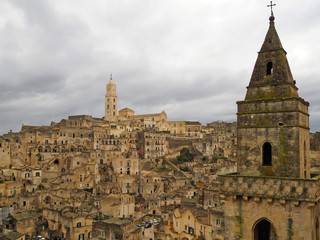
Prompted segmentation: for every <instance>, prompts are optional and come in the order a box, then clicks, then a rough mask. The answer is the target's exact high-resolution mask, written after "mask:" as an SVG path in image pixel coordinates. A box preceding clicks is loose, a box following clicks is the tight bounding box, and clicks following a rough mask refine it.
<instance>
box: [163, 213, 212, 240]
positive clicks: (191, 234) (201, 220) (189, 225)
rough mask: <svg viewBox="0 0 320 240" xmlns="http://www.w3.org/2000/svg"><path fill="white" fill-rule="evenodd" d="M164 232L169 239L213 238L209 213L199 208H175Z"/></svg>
mask: <svg viewBox="0 0 320 240" xmlns="http://www.w3.org/2000/svg"><path fill="white" fill-rule="evenodd" d="M165 233H166V235H169V236H170V237H171V238H170V239H213V232H212V226H211V224H210V223H209V213H208V211H207V210H203V209H201V208H181V209H179V208H177V209H176V210H175V211H174V212H173V215H172V219H171V220H169V221H168V225H166V226H165Z"/></svg>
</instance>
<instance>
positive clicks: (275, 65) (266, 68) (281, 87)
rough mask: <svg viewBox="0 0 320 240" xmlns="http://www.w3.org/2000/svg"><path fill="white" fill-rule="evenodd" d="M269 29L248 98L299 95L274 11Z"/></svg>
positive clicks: (256, 65)
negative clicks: (278, 30)
mask: <svg viewBox="0 0 320 240" xmlns="http://www.w3.org/2000/svg"><path fill="white" fill-rule="evenodd" d="M271 14H272V15H271V16H270V18H269V21H270V23H269V29H268V32H267V35H266V37H265V39H264V42H263V44H262V46H261V49H260V51H259V53H258V58H257V61H256V64H255V66H254V69H253V72H252V76H251V79H250V83H249V86H248V91H247V95H246V100H255V99H271V98H283V97H299V96H298V92H297V90H298V88H297V87H296V86H295V82H294V80H293V77H292V74H291V70H290V67H289V63H288V60H287V57H286V54H287V52H286V51H285V50H284V49H283V47H282V44H281V41H280V38H279V36H278V33H277V31H276V28H275V23H274V20H275V17H274V16H273V13H271Z"/></svg>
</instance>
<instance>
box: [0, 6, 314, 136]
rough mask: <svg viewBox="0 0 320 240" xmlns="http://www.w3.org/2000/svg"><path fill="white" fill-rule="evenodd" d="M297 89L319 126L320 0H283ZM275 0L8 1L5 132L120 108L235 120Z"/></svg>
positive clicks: (280, 11) (283, 29)
mask: <svg viewBox="0 0 320 240" xmlns="http://www.w3.org/2000/svg"><path fill="white" fill-rule="evenodd" d="M275 3H276V4H277V6H276V7H275V9H274V13H275V17H276V20H275V22H276V28H277V31H278V34H279V36H280V39H281V41H282V45H283V46H284V48H285V50H286V51H287V52H288V55H287V57H288V60H289V64H290V67H291V71H292V73H293V76H294V78H295V79H296V81H297V86H298V87H299V94H300V96H301V97H303V98H304V99H305V100H307V101H309V102H310V108H309V111H310V114H311V116H310V125H311V131H313V132H314V131H319V130H320V121H319V120H320V94H319V90H320V86H319V76H320V67H319V65H320V45H319V42H320V29H319V28H320V15H319V11H320V1H318V0H304V1H290V0H281V1H275ZM267 4H269V2H268V1H261V0H248V1H246V2H243V1H236V0H215V1H213V0H199V1H191V0H161V1H160V0H152V1H150V0H134V1H133V0H121V1H115V0H113V1H111V0H107V1H98V0H96V1H89V0H87V1H84V0H68V1H65V0H28V1H26V0H2V1H1V3H0V16H1V17H0V34H1V35H0V36H1V37H0V134H3V133H6V132H8V131H9V130H10V129H12V130H13V131H19V130H20V128H21V125H22V124H26V125H49V124H50V122H51V121H56V122H58V121H60V120H61V119H63V118H67V117H68V116H70V115H79V114H88V115H92V116H94V117H102V116H104V95H105V86H106V84H107V83H108V81H109V76H110V74H111V73H112V74H113V79H114V81H115V83H116V84H117V92H118V107H119V109H121V108H124V107H129V108H131V109H133V110H134V111H135V112H136V114H144V113H155V112H161V111H162V110H164V111H166V113H167V115H168V120H198V121H201V122H202V123H203V124H206V123H208V122H212V121H215V120H224V121H235V120H236V101H238V100H243V99H244V96H245V92H246V86H247V85H248V83H249V80H250V76H251V73H252V70H253V66H254V63H255V61H256V58H257V52H258V51H259V49H260V47H261V44H262V42H263V40H264V37H265V34H266V32H267V29H268V26H269V22H268V18H269V15H270V10H269V9H268V8H267V7H266V6H267Z"/></svg>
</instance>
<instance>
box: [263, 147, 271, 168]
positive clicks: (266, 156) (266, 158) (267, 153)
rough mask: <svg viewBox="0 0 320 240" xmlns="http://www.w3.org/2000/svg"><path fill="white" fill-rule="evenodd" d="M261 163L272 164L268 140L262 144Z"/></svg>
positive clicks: (264, 164)
mask: <svg viewBox="0 0 320 240" xmlns="http://www.w3.org/2000/svg"><path fill="white" fill-rule="evenodd" d="M262 165H263V166H272V146H271V144H270V143H269V142H266V143H264V144H263V146H262Z"/></svg>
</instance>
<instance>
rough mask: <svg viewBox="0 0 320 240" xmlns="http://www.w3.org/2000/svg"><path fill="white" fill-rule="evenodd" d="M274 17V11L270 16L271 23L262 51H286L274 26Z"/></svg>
mask: <svg viewBox="0 0 320 240" xmlns="http://www.w3.org/2000/svg"><path fill="white" fill-rule="evenodd" d="M274 19H275V17H274V16H273V13H272V15H271V16H270V17H269V20H270V25H269V29H268V32H267V35H266V37H265V39H264V42H263V44H262V47H261V49H260V53H262V52H268V51H276V50H283V51H284V49H283V47H282V44H281V41H280V38H279V36H278V33H277V30H276V28H275V26H274Z"/></svg>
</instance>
